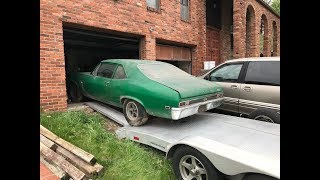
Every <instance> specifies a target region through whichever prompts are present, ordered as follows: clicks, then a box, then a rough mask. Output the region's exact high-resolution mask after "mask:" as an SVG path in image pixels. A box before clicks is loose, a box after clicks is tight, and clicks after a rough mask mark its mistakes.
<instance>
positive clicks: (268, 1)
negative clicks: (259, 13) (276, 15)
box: [263, 0, 272, 5]
mask: <svg viewBox="0 0 320 180" xmlns="http://www.w3.org/2000/svg"><path fill="white" fill-rule="evenodd" d="M263 1H264V2H266V3H267V4H269V5H271V2H272V0H263Z"/></svg>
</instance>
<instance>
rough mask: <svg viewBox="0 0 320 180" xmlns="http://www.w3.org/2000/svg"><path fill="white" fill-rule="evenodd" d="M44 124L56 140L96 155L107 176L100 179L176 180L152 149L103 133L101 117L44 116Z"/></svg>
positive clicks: (75, 113)
mask: <svg viewBox="0 0 320 180" xmlns="http://www.w3.org/2000/svg"><path fill="white" fill-rule="evenodd" d="M40 122H41V124H42V125H43V126H44V127H46V128H48V129H49V130H50V131H52V132H53V133H55V134H56V135H57V136H59V137H61V138H63V139H65V140H67V141H69V142H70V143H72V144H74V145H76V146H78V147H80V148H81V149H83V150H85V151H87V152H89V153H91V154H93V155H94V156H95V157H96V158H97V160H98V163H100V164H101V165H103V166H104V167H105V173H104V174H103V175H102V176H101V177H98V178H97V179H108V180H113V179H115V180H122V179H123V180H130V179H134V180H144V179H145V180H150V179H152V180H167V179H168V180H170V179H175V177H174V174H173V170H172V167H171V165H170V162H169V161H168V160H166V159H165V157H164V154H161V153H159V152H157V151H155V150H154V149H152V148H149V147H143V146H141V145H139V144H138V143H134V142H132V141H128V140H118V139H117V138H116V136H115V135H114V134H113V133H111V132H108V131H107V130H105V129H104V127H103V124H104V123H105V120H104V119H103V117H102V116H101V115H100V114H97V113H91V114H87V113H85V112H83V111H74V112H57V113H41V114H40Z"/></svg>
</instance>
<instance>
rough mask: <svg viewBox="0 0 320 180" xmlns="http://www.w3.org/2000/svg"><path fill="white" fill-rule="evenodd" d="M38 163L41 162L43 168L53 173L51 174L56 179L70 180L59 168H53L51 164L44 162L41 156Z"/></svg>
mask: <svg viewBox="0 0 320 180" xmlns="http://www.w3.org/2000/svg"><path fill="white" fill-rule="evenodd" d="M40 162H42V163H43V164H44V165H45V166H47V167H48V168H49V169H50V171H52V172H53V174H55V175H56V176H58V178H60V179H62V180H64V179H70V177H69V175H68V174H67V173H66V172H65V171H63V170H62V169H61V168H59V167H58V166H55V165H54V164H53V163H50V162H48V161H46V160H45V159H44V157H43V156H41V155H40Z"/></svg>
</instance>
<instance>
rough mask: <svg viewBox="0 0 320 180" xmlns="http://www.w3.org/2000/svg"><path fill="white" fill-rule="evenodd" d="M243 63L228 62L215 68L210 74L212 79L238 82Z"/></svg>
mask: <svg viewBox="0 0 320 180" xmlns="http://www.w3.org/2000/svg"><path fill="white" fill-rule="evenodd" d="M242 65H243V64H228V65H225V66H222V67H221V68H218V69H216V70H214V71H213V72H212V73H211V74H210V76H209V77H210V78H209V80H210V81H216V82H237V81H238V78H239V75H240V71H241V68H242Z"/></svg>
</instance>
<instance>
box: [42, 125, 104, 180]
mask: <svg viewBox="0 0 320 180" xmlns="http://www.w3.org/2000/svg"><path fill="white" fill-rule="evenodd" d="M40 161H41V162H42V163H44V164H45V165H46V166H47V167H48V168H49V169H50V170H51V171H52V172H53V173H54V174H55V175H57V176H58V177H59V178H60V179H74V180H82V179H91V178H93V177H95V176H97V175H100V174H101V173H102V171H103V166H101V165H100V164H98V163H97V162H96V161H97V160H96V158H95V157H94V156H93V155H92V154H90V153H88V152H86V151H84V150H82V149H80V148H79V147H77V146H75V145H73V144H71V143H69V142H67V141H65V140H63V139H61V138H59V137H58V136H56V135H55V134H53V133H52V132H50V131H49V130H48V129H46V128H45V127H43V126H41V125H40Z"/></svg>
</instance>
